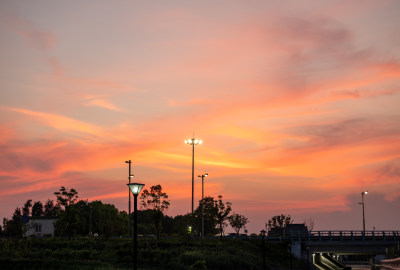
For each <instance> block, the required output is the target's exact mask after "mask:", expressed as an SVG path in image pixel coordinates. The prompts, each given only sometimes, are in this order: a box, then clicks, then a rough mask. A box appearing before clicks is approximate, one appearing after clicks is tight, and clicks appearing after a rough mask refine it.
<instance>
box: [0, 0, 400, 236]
mask: <svg viewBox="0 0 400 270" xmlns="http://www.w3.org/2000/svg"><path fill="white" fill-rule="evenodd" d="M399 14H400V1H397V0H392V1H390V0H381V1H369V0H365V1H348V0H341V1H340V0H339V1H336V0H335V1H333V0H332V1H329V0H322V1H305V0H304V1H303V0H302V1H289V0H287V1H282V0H279V1H277V0H276V1H275V0H274V1H273V0H270V1H267V0H264V1H240V0H231V1H222V0H221V1H206V0H203V1H100V0H97V1H53V0H48V1H44V0H38V1H28V0H27V1H14V0H3V1H1V2H0V41H1V42H0V44H1V45H0V48H1V49H0V218H1V219H2V218H3V217H7V218H9V217H11V215H12V213H13V211H14V209H15V208H16V207H21V206H22V205H23V204H24V203H25V201H26V200H27V199H32V200H33V201H38V200H40V201H42V202H44V201H46V200H47V199H48V198H51V199H54V198H55V196H54V195H53V192H55V191H57V190H58V189H59V188H60V186H66V187H67V188H75V189H77V191H78V192H79V197H80V198H81V199H84V200H86V199H88V200H89V201H91V200H101V201H102V202H104V203H112V204H114V205H115V206H116V207H117V208H118V209H119V210H127V209H128V202H127V201H128V198H127V197H128V189H127V186H126V183H127V182H128V166H127V164H126V163H125V160H129V159H131V160H132V162H133V174H134V175H135V176H134V181H137V182H141V183H144V184H145V185H146V186H145V188H146V187H147V188H149V187H150V186H152V185H157V184H161V185H162V187H163V189H164V191H165V192H166V193H167V194H168V195H169V198H170V200H171V206H170V209H169V210H168V212H167V214H168V215H170V216H175V215H178V214H185V213H188V212H190V211H191V158H192V156H191V154H192V152H191V151H192V150H191V146H188V145H185V143H184V140H185V139H189V138H191V137H192V136H193V133H194V136H195V137H196V138H198V139H202V140H203V144H202V145H198V146H196V148H195V176H196V179H195V207H196V206H197V205H198V200H199V199H200V198H201V181H200V179H199V178H198V177H197V175H199V174H202V173H206V172H207V173H208V174H209V177H208V178H206V179H205V194H206V195H207V196H214V197H216V196H218V195H219V194H221V195H223V199H224V201H230V202H232V206H233V211H234V212H235V213H239V214H243V215H245V216H246V217H248V218H249V220H250V223H249V224H248V225H247V228H248V230H249V232H255V233H258V232H259V231H260V230H262V229H263V228H265V227H264V226H265V222H267V220H268V219H269V218H270V217H272V216H274V215H277V214H281V213H283V214H287V215H291V216H292V218H293V219H294V221H295V223H302V222H303V221H304V220H305V219H309V218H312V219H314V223H315V227H314V229H317V230H333V229H337V230H338V229H353V230H361V229H362V209H361V205H359V202H360V201H361V192H362V191H365V190H368V191H369V193H368V194H367V195H366V197H365V209H366V229H367V230H372V229H373V228H375V229H376V230H395V229H396V230H399V229H400V210H399V209H400V121H399V120H400V16H399ZM229 231H232V230H231V229H230V228H229V229H228V232H229Z"/></svg>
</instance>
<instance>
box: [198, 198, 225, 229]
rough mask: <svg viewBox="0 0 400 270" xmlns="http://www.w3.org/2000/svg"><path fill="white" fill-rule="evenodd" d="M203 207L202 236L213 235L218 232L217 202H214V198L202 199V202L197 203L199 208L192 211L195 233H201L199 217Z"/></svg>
mask: <svg viewBox="0 0 400 270" xmlns="http://www.w3.org/2000/svg"><path fill="white" fill-rule="evenodd" d="M203 205H204V234H205V235H215V234H216V233H218V232H219V230H218V229H217V228H216V227H217V213H218V207H217V201H215V200H214V197H210V196H207V197H204V199H203V200H200V201H199V206H198V207H197V208H196V210H195V211H194V220H195V228H194V229H195V231H198V232H200V231H201V215H202V207H203Z"/></svg>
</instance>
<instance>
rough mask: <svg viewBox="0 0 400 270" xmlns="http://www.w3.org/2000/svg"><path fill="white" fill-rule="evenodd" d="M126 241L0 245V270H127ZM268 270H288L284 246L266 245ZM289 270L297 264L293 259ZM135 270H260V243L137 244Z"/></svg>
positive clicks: (144, 241) (163, 241)
mask: <svg viewBox="0 0 400 270" xmlns="http://www.w3.org/2000/svg"><path fill="white" fill-rule="evenodd" d="M132 254H133V244H132V239H128V238H108V239H106V238H71V239H68V238H28V239H0V269H18V270H20V269H46V270H49V269H131V268H132ZM266 255H267V256H266V261H267V265H268V269H290V257H289V254H288V252H287V245H286V244H285V243H267V244H266ZM292 262H293V269H300V263H299V262H298V261H297V260H295V259H293V260H292ZM138 265H139V269H143V270H144V269H146V270H147V269H148V270H150V269H152V270H153V269H154V270H156V269H174V270H175V269H176V270H179V269H216V270H217V269H221V270H223V269H226V270H228V269H229V270H232V269H254V270H256V269H261V268H262V245H261V239H247V240H243V239H223V240H222V241H221V240H219V239H204V240H201V239H191V240H190V239H187V238H166V239H160V240H158V241H157V240H156V239H152V238H139V239H138Z"/></svg>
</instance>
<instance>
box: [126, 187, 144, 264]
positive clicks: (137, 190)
mask: <svg viewBox="0 0 400 270" xmlns="http://www.w3.org/2000/svg"><path fill="white" fill-rule="evenodd" d="M127 185H128V187H129V189H130V190H131V192H132V194H133V269H134V270H136V269H137V197H138V195H139V193H140V191H141V190H142V188H143V186H144V184H139V183H132V184H131V183H129V184H127Z"/></svg>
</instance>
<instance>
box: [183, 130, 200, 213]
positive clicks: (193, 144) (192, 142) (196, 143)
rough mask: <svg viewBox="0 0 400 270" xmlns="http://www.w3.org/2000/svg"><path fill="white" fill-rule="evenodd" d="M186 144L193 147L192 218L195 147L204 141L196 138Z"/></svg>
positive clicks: (186, 141)
mask: <svg viewBox="0 0 400 270" xmlns="http://www.w3.org/2000/svg"><path fill="white" fill-rule="evenodd" d="M193 137H194V136H193ZM185 143H186V144H190V145H192V216H193V205H194V199H193V197H194V146H195V145H198V144H202V143H203V141H202V140H198V139H195V138H191V139H189V140H185Z"/></svg>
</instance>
